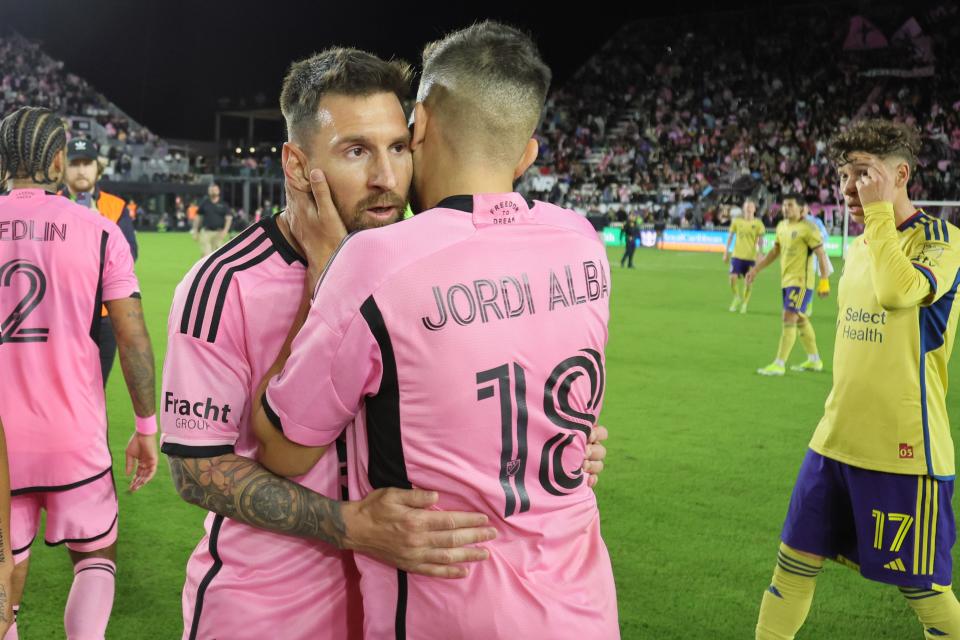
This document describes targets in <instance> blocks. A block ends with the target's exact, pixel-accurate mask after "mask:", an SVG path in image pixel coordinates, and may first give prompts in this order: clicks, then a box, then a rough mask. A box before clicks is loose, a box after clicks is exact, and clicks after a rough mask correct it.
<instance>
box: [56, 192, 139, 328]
mask: <svg viewBox="0 0 960 640" xmlns="http://www.w3.org/2000/svg"><path fill="white" fill-rule="evenodd" d="M94 194H96V195H97V211H98V212H99V213H100V215H102V216H103V217H104V218H106V219H107V220H109V221H110V222H112V223H114V224H117V222H118V221H119V220H120V216H121V215H123V209H124V207H126V206H127V203H126V201H124V199H123V198H120V197H118V196H115V195H113V194H112V193H107V192H106V191H100V190H99V189H95V190H94ZM57 195H61V196H67V197H68V198H70V199H71V200H73V198H72V197H70V192H69V191H68V190H67V189H65V188H64V189H61V190H60V191H59V192H58V193H57ZM100 317H101V318H106V317H107V305H101V306H100Z"/></svg>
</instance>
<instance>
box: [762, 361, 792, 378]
mask: <svg viewBox="0 0 960 640" xmlns="http://www.w3.org/2000/svg"><path fill="white" fill-rule="evenodd" d="M786 371H787V369H786V367H784V366H783V365H781V364H777V363H776V362H771V363H770V364H768V365H767V366H765V367H763V368H762V369H757V373H759V374H760V375H762V376H782V375H783V374H784V373H786Z"/></svg>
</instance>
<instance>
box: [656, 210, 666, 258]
mask: <svg viewBox="0 0 960 640" xmlns="http://www.w3.org/2000/svg"><path fill="white" fill-rule="evenodd" d="M666 229H667V211H666V208H665V207H662V206H661V207H657V210H656V211H655V212H654V214H653V232H654V233H655V234H656V236H655V239H654V244H655V245H656V247H657V249H661V250H662V249H663V243H664V239H663V236H664V233H665V232H666Z"/></svg>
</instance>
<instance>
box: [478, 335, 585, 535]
mask: <svg viewBox="0 0 960 640" xmlns="http://www.w3.org/2000/svg"><path fill="white" fill-rule="evenodd" d="M584 375H586V376H587V379H588V380H589V382H590V399H589V402H588V403H587V407H586V409H587V411H586V412H582V411H577V410H576V409H574V408H573V407H572V406H571V403H570V388H571V386H572V385H573V383H574V382H575V381H576V380H577V379H578V378H580V377H582V376H584ZM491 383H494V384H491ZM477 384H478V385H479V388H478V389H477V400H478V401H482V400H487V399H489V398H492V397H494V396H495V395H497V396H499V398H500V438H501V447H500V486H501V487H502V488H503V492H504V496H505V498H506V500H505V507H504V517H505V518H509V517H510V516H512V515H514V514H515V513H523V512H525V511H529V509H530V497H529V495H528V494H527V489H526V468H527V415H528V414H527V382H526V373H525V371H524V369H523V367H521V366H520V365H519V364H517V363H515V362H514V363H512V364H502V365H500V366H499V367H494V368H493V369H488V370H486V371H481V372H479V373H477ZM603 386H604V370H603V360H602V358H601V356H600V354H599V353H598V352H597V351H594V350H593V349H583V350H581V351H580V352H579V353H578V354H577V355H575V356H572V357H570V358H567V359H566V360H564V361H563V362H561V363H560V364H558V365H557V366H556V367H554V368H553V371H552V372H551V373H550V376H549V377H548V378H547V383H546V384H545V385H544V389H543V411H544V414H546V416H547V419H549V420H550V422H552V423H553V424H554V425H556V426H557V427H559V428H560V431H559V432H558V433H557V434H556V435H554V436H553V437H551V438H550V439H548V440H547V441H546V442H545V443H544V444H543V447H542V449H541V453H540V470H539V474H538V478H539V480H540V486H542V487H543V489H544V490H545V491H546V492H547V493H550V494H551V495H555V496H563V495H566V494H568V493H570V492H572V491H573V490H575V489H576V488H577V487H579V486H580V485H581V484H583V471H582V470H581V469H579V468H577V469H575V470H573V471H571V472H569V473H568V472H567V471H566V470H565V469H564V468H563V465H562V460H563V452H564V450H565V449H566V448H567V447H568V446H569V445H571V444H573V442H574V441H575V439H576V435H577V433H582V434H584V435H585V436H586V437H587V438H589V437H590V430H591V429H592V428H593V425H594V424H596V421H597V415H596V410H597V408H598V407H599V406H600V400H601V399H602V398H603Z"/></svg>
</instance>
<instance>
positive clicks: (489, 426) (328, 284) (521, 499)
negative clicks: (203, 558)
mask: <svg viewBox="0 0 960 640" xmlns="http://www.w3.org/2000/svg"><path fill="white" fill-rule="evenodd" d="M609 283H610V276H609V265H608V263H607V258H606V254H605V251H604V247H603V245H602V244H601V242H600V241H599V239H598V237H597V233H596V232H595V231H594V230H593V228H592V227H591V226H590V224H588V223H587V221H586V220H585V219H584V218H583V217H581V216H579V215H577V214H575V213H573V212H570V211H566V210H563V209H560V208H558V207H555V206H552V205H549V204H544V203H542V202H537V203H535V204H532V203H528V202H526V201H525V200H524V199H523V198H522V197H521V196H519V195H518V194H515V193H508V194H486V195H483V196H474V197H470V196H457V197H453V198H448V199H446V200H444V201H443V202H441V203H440V205H438V206H437V207H436V208H435V209H433V210H430V211H427V212H425V213H423V214H421V215H419V216H417V217H415V218H414V219H412V220H409V221H406V222H403V223H401V224H398V225H394V226H391V227H386V228H383V229H377V230H371V231H363V232H360V233H358V234H355V235H352V236H350V237H349V238H348V239H347V240H346V241H345V242H344V244H343V245H342V246H341V248H340V250H339V251H338V253H337V254H336V256H335V257H334V259H333V260H332V262H331V264H330V265H329V267H328V270H327V273H326V275H325V276H324V279H323V280H322V281H321V283H320V285H319V287H318V289H317V291H316V293H315V298H314V302H313V307H312V309H311V311H310V315H309V318H308V320H307V323H306V325H305V326H304V328H303V330H302V331H301V333H300V334H299V335H298V336H297V339H296V340H295V342H294V344H293V353H292V355H291V357H290V359H289V361H288V362H287V366H286V368H285V369H284V371H283V372H282V373H281V374H280V376H278V377H276V378H274V379H273V380H272V381H271V384H270V386H269V388H268V390H267V394H266V397H265V400H264V405H265V409H266V411H267V415H268V416H269V417H270V418H271V420H273V421H274V423H275V424H276V425H277V426H278V427H279V428H282V429H283V431H284V433H285V434H286V435H287V436H288V437H289V438H291V439H292V440H294V441H297V442H299V443H301V444H303V445H308V446H323V445H328V444H329V443H331V442H333V441H334V439H336V438H337V436H338V434H340V432H341V431H342V430H343V429H344V427H346V426H347V425H348V424H350V423H351V422H353V421H354V418H355V416H359V419H358V420H356V422H355V424H356V430H355V432H351V433H352V434H353V435H354V436H355V438H356V443H357V447H356V448H357V450H358V451H357V455H356V456H355V458H354V460H353V461H352V462H351V473H350V486H351V495H352V496H353V495H354V491H356V492H357V494H358V496H359V495H366V494H367V493H369V492H370V491H372V490H373V489H376V488H380V487H391V486H392V487H411V486H413V487H421V488H426V489H435V490H437V491H439V492H440V495H441V503H440V507H441V508H443V509H447V510H465V511H477V512H482V513H486V514H487V515H488V516H489V517H490V519H491V521H492V523H493V524H494V525H495V526H496V527H497V528H498V529H499V537H498V538H497V539H496V540H495V541H493V542H492V543H488V544H487V545H486V546H487V547H488V548H489V549H490V551H491V554H492V557H491V558H490V559H489V560H488V561H486V562H483V563H480V564H477V565H474V566H472V567H471V573H470V576H469V577H468V578H466V579H463V580H439V579H431V578H426V577H422V576H415V575H407V574H405V573H404V572H402V571H397V570H396V569H393V568H391V567H388V566H386V565H383V564H380V563H378V562H376V561H374V560H370V559H368V558H364V557H360V556H358V557H357V565H358V567H359V568H360V571H361V574H362V578H361V590H362V592H363V598H364V609H365V622H364V634H365V637H367V638H371V639H374V638H375V639H382V638H404V637H406V638H417V640H422V639H433V638H435V639H438V640H439V639H441V638H442V639H444V640H453V639H457V638H462V639H468V638H469V639H475V638H513V637H516V638H551V640H562V639H565V638H570V639H577V640H580V639H582V638H595V639H598V640H601V639H602V640H606V639H609V638H618V637H619V630H618V622H617V603H616V593H615V589H614V581H613V574H612V571H611V567H610V558H609V555H608V553H607V549H606V546H605V545H604V542H603V540H602V538H601V536H600V517H599V512H598V510H597V503H596V499H595V497H594V494H593V491H592V490H591V489H589V488H588V487H587V484H586V482H585V477H584V475H583V474H582V473H581V471H580V465H581V463H582V461H583V458H584V454H585V447H586V443H587V438H588V435H589V433H590V429H591V428H592V426H593V425H594V424H596V419H597V416H598V415H599V413H600V406H601V403H602V399H603V389H604V355H603V353H604V347H605V345H606V341H607V320H608V317H609V294H610V284H609Z"/></svg>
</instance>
